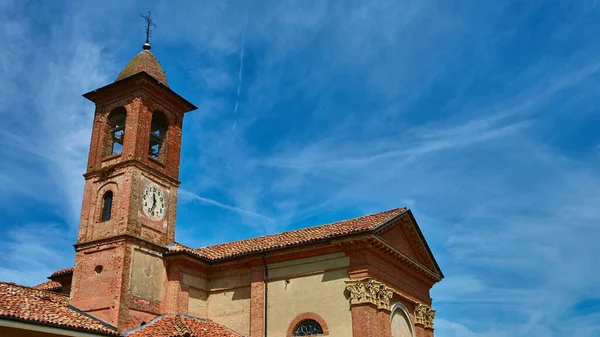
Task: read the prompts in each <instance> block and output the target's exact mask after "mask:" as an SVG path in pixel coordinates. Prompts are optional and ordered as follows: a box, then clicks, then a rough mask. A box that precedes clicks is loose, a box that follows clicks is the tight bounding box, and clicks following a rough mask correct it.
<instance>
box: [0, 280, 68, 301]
mask: <svg viewBox="0 0 600 337" xmlns="http://www.w3.org/2000/svg"><path fill="white" fill-rule="evenodd" d="M49 281H52V280H49ZM45 282H48V281H45ZM45 282H43V283H45ZM55 282H56V281H55ZM0 284H6V285H9V286H17V287H19V288H25V289H30V290H34V291H41V292H45V293H48V294H50V295H57V296H61V297H68V296H67V294H60V293H55V292H54V291H50V290H46V289H38V288H34V287H32V286H26V285H22V284H18V283H14V282H7V281H0Z"/></svg>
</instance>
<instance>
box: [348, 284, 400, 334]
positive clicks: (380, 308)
mask: <svg viewBox="0 0 600 337" xmlns="http://www.w3.org/2000/svg"><path fill="white" fill-rule="evenodd" d="M346 290H347V292H348V294H349V297H350V308H351V311H352V335H353V336H355V337H389V336H390V299H391V298H392V295H393V294H392V291H391V290H390V289H389V288H388V287H387V286H386V285H385V284H383V283H381V282H377V281H375V280H373V279H372V278H371V277H366V278H362V279H357V280H351V281H346Z"/></svg>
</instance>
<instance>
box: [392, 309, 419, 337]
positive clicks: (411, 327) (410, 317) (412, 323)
mask: <svg viewBox="0 0 600 337" xmlns="http://www.w3.org/2000/svg"><path fill="white" fill-rule="evenodd" d="M396 310H399V311H402V312H403V313H404V316H406V318H407V319H408V327H409V328H410V332H411V334H412V337H416V336H417V335H416V332H415V322H413V319H412V316H411V315H410V313H409V312H408V309H407V308H406V306H405V305H404V303H402V302H396V303H394V304H393V305H392V307H391V309H390V326H391V325H392V319H393V318H394V312H395V311H396Z"/></svg>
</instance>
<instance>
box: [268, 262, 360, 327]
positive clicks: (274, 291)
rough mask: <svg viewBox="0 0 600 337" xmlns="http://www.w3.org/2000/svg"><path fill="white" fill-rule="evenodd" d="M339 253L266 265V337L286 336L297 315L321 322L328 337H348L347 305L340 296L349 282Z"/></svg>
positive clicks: (349, 325)
mask: <svg viewBox="0 0 600 337" xmlns="http://www.w3.org/2000/svg"><path fill="white" fill-rule="evenodd" d="M348 265H349V261H348V258H347V257H346V256H345V255H344V254H343V253H335V254H327V255H322V256H318V257H311V258H305V259H297V260H294V261H286V262H281V263H274V264H270V265H268V267H269V279H271V280H272V281H270V282H269V283H268V291H267V294H268V299H267V302H268V304H267V308H268V317H267V332H268V336H274V337H275V336H286V334H287V331H288V329H289V328H290V324H291V323H292V321H293V320H294V319H295V318H296V317H297V316H298V315H300V314H304V313H314V314H317V315H319V316H321V317H322V318H323V320H324V321H325V323H326V324H327V326H328V328H329V335H331V336H352V315H351V312H350V303H349V301H348V299H347V298H346V296H345V294H344V290H345V288H346V283H345V282H344V281H347V280H349V278H348V271H347V269H346V267H347V266H348Z"/></svg>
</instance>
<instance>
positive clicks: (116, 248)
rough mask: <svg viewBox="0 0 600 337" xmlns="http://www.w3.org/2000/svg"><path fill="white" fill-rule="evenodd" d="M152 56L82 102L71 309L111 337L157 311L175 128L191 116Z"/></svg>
mask: <svg viewBox="0 0 600 337" xmlns="http://www.w3.org/2000/svg"><path fill="white" fill-rule="evenodd" d="M147 19H149V17H148V18H147ZM149 25H150V23H149ZM150 49H151V47H150V44H149V43H148V42H146V43H145V44H144V46H143V50H142V51H141V52H140V53H139V54H137V55H136V56H135V57H134V58H133V59H132V60H131V62H129V64H127V66H126V67H125V68H124V69H123V71H121V73H120V74H119V76H118V77H117V79H116V80H115V82H114V83H111V84H109V85H106V86H104V87H102V88H99V89H96V90H93V91H91V92H88V93H86V94H84V95H83V96H84V97H85V98H87V99H89V100H90V101H92V102H94V103H95V104H96V109H95V114H94V125H93V129H92V138H91V144H90V152H89V159H88V164H87V171H86V173H85V174H84V177H85V189H84V195H83V205H82V209H81V219H80V224H79V234H78V239H77V243H76V244H75V250H76V256H75V270H74V276H73V286H72V292H71V302H72V304H73V305H74V306H76V307H78V308H79V309H81V310H84V311H87V312H89V313H91V314H93V315H95V316H97V317H99V318H101V319H103V320H105V321H107V322H109V323H111V324H114V325H116V326H118V328H119V331H124V330H126V329H129V328H132V327H135V326H139V324H140V323H141V322H148V321H149V320H150V319H152V318H153V317H155V316H156V315H160V314H161V313H162V310H163V309H162V303H163V302H164V301H163V299H164V297H165V293H164V283H165V282H166V276H165V268H164V263H163V260H162V254H163V253H164V251H165V250H166V248H165V246H166V245H168V244H170V243H172V242H173V240H174V238H175V211H176V205H177V188H178V186H179V181H178V178H179V160H180V151H181V131H182V123H183V117H184V114H185V113H186V112H189V111H192V110H195V109H196V107H195V106H194V105H193V104H191V103H190V102H188V101H186V100H185V99H184V98H182V97H181V96H179V95H178V94H177V93H175V92H174V91H173V90H171V89H170V88H169V85H168V83H167V78H166V76H165V73H164V71H163V69H162V67H161V65H160V63H159V62H158V60H157V59H156V58H155V57H154V55H153V54H152V52H151V51H150Z"/></svg>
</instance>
